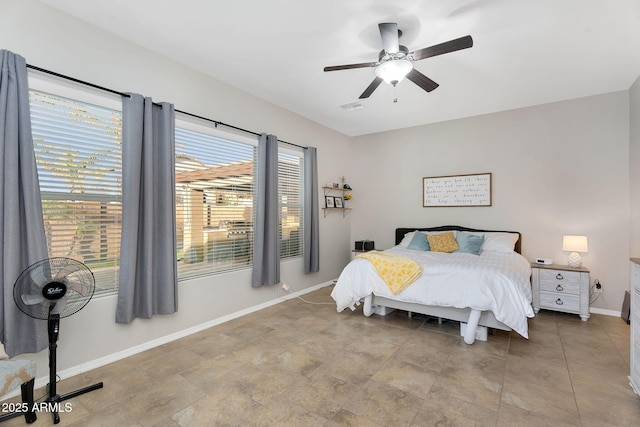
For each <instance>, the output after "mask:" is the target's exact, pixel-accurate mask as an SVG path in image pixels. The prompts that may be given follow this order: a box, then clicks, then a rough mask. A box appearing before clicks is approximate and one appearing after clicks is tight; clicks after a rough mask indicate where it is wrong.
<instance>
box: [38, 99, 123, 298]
mask: <svg viewBox="0 0 640 427" xmlns="http://www.w3.org/2000/svg"><path fill="white" fill-rule="evenodd" d="M29 95H30V98H29V101H30V106H31V126H32V133H33V142H34V150H35V155H36V162H37V166H38V179H39V181H40V191H41V197H42V209H43V216H44V225H45V233H46V236H47V243H48V249H49V256H50V257H69V258H73V259H75V260H78V261H81V262H83V263H85V264H86V265H87V266H88V267H89V268H90V269H91V270H92V271H93V274H94V276H95V278H96V293H108V292H113V290H114V289H116V288H117V286H118V263H119V258H120V230H121V228H120V227H121V218H122V205H121V200H122V190H121V176H122V150H121V148H122V113H121V112H120V111H118V110H114V109H110V108H106V107H102V106H99V105H94V104H90V103H86V102H82V101H78V100H74V99H69V98H65V97H62V96H59V95H54V94H50V93H46V92H42V91H37V90H31V91H30V93H29Z"/></svg>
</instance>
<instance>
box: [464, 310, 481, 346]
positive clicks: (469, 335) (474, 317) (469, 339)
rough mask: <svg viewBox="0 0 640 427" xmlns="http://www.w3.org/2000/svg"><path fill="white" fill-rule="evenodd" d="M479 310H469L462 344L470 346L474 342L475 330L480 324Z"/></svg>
mask: <svg viewBox="0 0 640 427" xmlns="http://www.w3.org/2000/svg"><path fill="white" fill-rule="evenodd" d="M480 314H481V311H480V310H471V313H469V321H468V322H467V330H466V331H464V342H465V343H467V344H469V345H471V344H473V343H474V342H475V340H476V328H477V327H478V322H480Z"/></svg>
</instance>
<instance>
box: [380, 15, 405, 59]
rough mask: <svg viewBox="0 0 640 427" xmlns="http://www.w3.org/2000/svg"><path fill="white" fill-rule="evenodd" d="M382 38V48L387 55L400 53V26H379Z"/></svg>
mask: <svg viewBox="0 0 640 427" xmlns="http://www.w3.org/2000/svg"><path fill="white" fill-rule="evenodd" d="M378 29H379V30H380V37H381V38H382V48H383V49H384V51H385V52H386V53H398V52H399V51H400V46H399V42H398V24H396V23H392V22H385V23H381V24H378Z"/></svg>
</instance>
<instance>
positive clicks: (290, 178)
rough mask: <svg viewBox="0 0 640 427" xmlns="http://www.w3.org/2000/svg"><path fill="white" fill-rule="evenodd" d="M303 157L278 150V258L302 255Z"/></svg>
mask: <svg viewBox="0 0 640 427" xmlns="http://www.w3.org/2000/svg"><path fill="white" fill-rule="evenodd" d="M303 177H304V173H303V159H302V157H301V153H300V154H298V153H295V154H289V153H287V152H286V151H284V150H283V149H282V148H280V150H279V152H278V196H279V199H280V258H281V259H285V258H293V257H299V256H302V251H303V245H302V229H303V223H302V219H303V217H304V216H303V215H302V207H303V195H302V188H303V183H302V179H303Z"/></svg>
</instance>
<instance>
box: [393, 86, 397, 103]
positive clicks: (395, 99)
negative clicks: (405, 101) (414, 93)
mask: <svg viewBox="0 0 640 427" xmlns="http://www.w3.org/2000/svg"><path fill="white" fill-rule="evenodd" d="M393 103H394V104H397V103H398V89H397V88H396V85H393Z"/></svg>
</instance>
